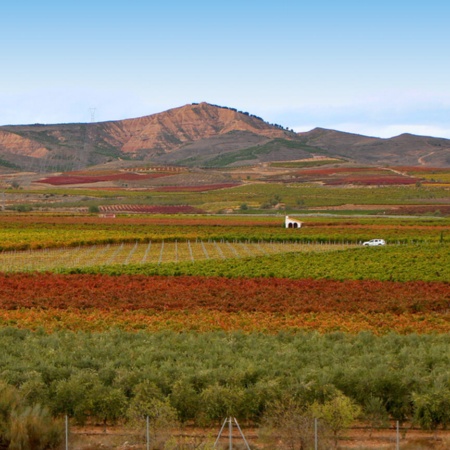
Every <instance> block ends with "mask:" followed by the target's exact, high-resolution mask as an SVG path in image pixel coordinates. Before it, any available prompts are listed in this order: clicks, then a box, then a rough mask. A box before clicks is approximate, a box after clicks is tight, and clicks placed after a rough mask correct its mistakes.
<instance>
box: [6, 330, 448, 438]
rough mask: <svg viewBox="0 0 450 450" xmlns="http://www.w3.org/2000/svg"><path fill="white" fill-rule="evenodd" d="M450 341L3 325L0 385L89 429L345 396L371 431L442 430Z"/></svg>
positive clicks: (215, 418) (307, 404)
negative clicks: (391, 425)
mask: <svg viewBox="0 0 450 450" xmlns="http://www.w3.org/2000/svg"><path fill="white" fill-rule="evenodd" d="M449 344H450V336H448V335H415V334H412V335H407V336H402V335H397V334H389V335H386V336H380V337H377V336H374V335H372V334H370V333H361V334H359V335H356V336H354V335H348V334H344V333H331V334H327V335H320V334H318V333H305V334H290V333H279V334H277V335H262V334H248V335H246V334H243V333H239V332H237V333H225V332H212V333H204V334H198V333H175V332H160V333H154V334H150V333H145V332H138V333H126V332H123V331H118V330H114V331H110V332H106V333H84V332H83V333H82V332H78V333H73V332H67V331H61V332H56V333H53V334H46V333H44V332H43V331H38V332H31V331H28V330H19V329H16V328H3V329H1V330H0V346H1V348H3V350H4V351H3V352H1V354H0V380H1V381H2V382H3V383H6V384H7V386H11V387H13V388H14V389H17V390H18V391H19V392H20V394H21V395H22V396H23V397H24V398H25V399H26V401H27V402H28V403H29V404H30V405H40V406H41V407H43V408H46V409H47V410H48V411H49V412H51V414H53V415H55V416H63V415H66V414H67V415H68V416H69V417H72V418H73V419H74V420H75V421H76V422H77V423H80V424H82V423H86V422H87V421H95V422H101V423H104V424H107V423H114V422H117V421H119V420H120V421H121V420H124V419H127V420H132V419H133V418H136V417H139V416H145V415H148V414H152V413H153V412H154V411H156V410H158V411H160V410H161V409H162V410H164V411H166V414H167V415H168V416H173V417H174V418H176V419H177V420H179V421H181V422H185V423H186V422H192V423H195V424H198V425H211V424H214V425H217V424H219V423H220V421H221V420H223V418H224V417H227V416H235V417H237V418H238V419H239V420H240V421H244V422H245V421H247V422H252V423H260V422H261V421H262V420H263V418H264V417H265V415H266V414H267V412H268V411H269V410H270V409H271V407H272V406H273V405H274V404H276V403H277V402H278V403H279V402H282V401H283V399H291V400H292V401H294V402H295V404H296V405H299V407H301V408H304V409H308V410H310V409H309V408H311V407H312V405H314V404H316V405H322V406H323V405H325V404H327V402H331V401H334V399H336V398H339V397H340V396H344V397H345V398H346V399H349V401H351V402H352V404H353V405H355V407H357V409H359V410H360V418H362V419H363V420H367V421H369V422H370V423H374V424H375V423H382V422H383V421H386V420H388V419H392V420H398V421H400V422H405V421H414V422H415V423H416V424H417V425H419V426H421V427H422V428H427V429H436V428H438V427H441V426H442V427H443V426H446V425H448V423H449V422H450V379H449V377H448V367H449V364H450V354H449V352H448V348H449ZM315 408H316V410H317V411H318V410H319V409H320V408H319V406H316V407H315ZM318 408H319V409H318Z"/></svg>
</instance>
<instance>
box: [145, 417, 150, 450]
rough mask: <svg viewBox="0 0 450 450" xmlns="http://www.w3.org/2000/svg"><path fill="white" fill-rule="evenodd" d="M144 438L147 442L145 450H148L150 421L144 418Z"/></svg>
mask: <svg viewBox="0 0 450 450" xmlns="http://www.w3.org/2000/svg"><path fill="white" fill-rule="evenodd" d="M145 436H146V441H147V450H150V419H149V417H148V416H147V417H146V427H145Z"/></svg>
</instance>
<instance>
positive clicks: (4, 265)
mask: <svg viewBox="0 0 450 450" xmlns="http://www.w3.org/2000/svg"><path fill="white" fill-rule="evenodd" d="M351 247H352V245H350V244H347V245H344V244H315V243H309V244H300V243H280V242H257V243H250V242H237V241H235V242H226V241H219V242H218V241H202V240H196V241H193V242H191V241H189V240H188V241H180V242H178V241H177V240H175V241H174V242H170V241H169V242H165V241H164V240H163V241H156V242H152V241H149V242H148V243H147V242H146V243H140V242H135V243H134V244H129V243H121V244H106V245H92V246H87V247H86V246H78V247H61V248H51V249H42V250H28V251H9V252H8V251H7V252H1V253H0V271H1V272H23V271H51V270H57V269H68V268H81V267H91V266H97V267H98V266H113V265H128V264H133V265H139V264H146V263H154V264H162V263H168V262H172V263H179V262H186V261H190V262H195V261H202V260H205V259H206V260H207V259H229V258H244V257H254V256H261V255H270V254H276V253H289V252H302V253H305V252H330V251H337V250H342V249H345V248H351Z"/></svg>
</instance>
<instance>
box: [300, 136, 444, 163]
mask: <svg viewBox="0 0 450 450" xmlns="http://www.w3.org/2000/svg"><path fill="white" fill-rule="evenodd" d="M303 138H304V139H305V142H306V143H307V144H308V145H310V146H312V147H320V148H322V149H323V150H325V151H328V152H330V153H332V154H333V155H335V156H341V157H344V158H347V159H349V160H352V161H355V162H358V163H362V164H379V165H407V166H408V165H410V166H420V165H426V166H429V167H448V166H450V139H444V138H435V137H427V136H416V135H413V134H401V135H400V136H396V137H393V138H389V139H381V138H375V137H368V136H361V135H358V134H351V133H344V132H342V131H334V130H326V129H323V128H315V129H314V130H312V131H308V132H307V133H303Z"/></svg>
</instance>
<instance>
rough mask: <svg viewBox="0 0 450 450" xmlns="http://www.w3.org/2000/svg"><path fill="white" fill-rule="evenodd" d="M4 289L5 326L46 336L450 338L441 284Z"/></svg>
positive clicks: (194, 281) (117, 283)
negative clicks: (310, 333)
mask: <svg viewBox="0 0 450 450" xmlns="http://www.w3.org/2000/svg"><path fill="white" fill-rule="evenodd" d="M0 285H1V286H2V289H1V292H0V308H1V309H0V324H1V325H2V326H5V325H6V326H7V325H10V326H18V327H21V328H32V329H36V328H44V329H45V330H47V331H55V330H59V329H70V330H86V331H87V330H89V331H104V330H107V329H109V328H111V327H117V328H120V329H124V330H127V331H133V330H146V331H161V330H174V331H189V330H191V331H202V332H206V331H215V330H225V331H237V330H242V331H244V332H267V333H276V332H279V331H282V330H289V331H299V330H318V331H320V332H322V333H324V332H330V331H344V332H350V333H358V332H360V331H364V330H369V331H372V332H374V333H376V334H384V333H387V332H389V331H395V332H398V333H402V334H405V333H411V332H415V333H432V332H438V333H447V332H449V331H450V318H449V315H448V306H449V304H450V284H448V283H445V282H421V281H417V282H404V283H399V282H390V281H384V282H382V281H370V280H366V281H350V280H348V281H333V280H289V279H277V278H270V279H258V278H256V279H248V278H244V279H242V278H240V279H239V278H238V279H228V278H222V277H195V276H191V277H188V276H180V277H163V276H151V277H148V276H139V275H120V276H108V275H56V274H15V275H3V276H1V277H0Z"/></svg>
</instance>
